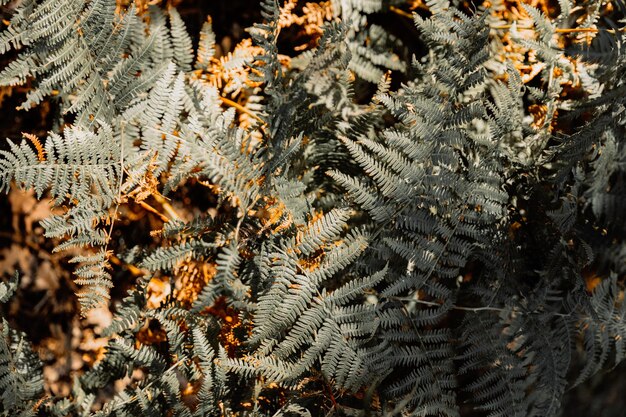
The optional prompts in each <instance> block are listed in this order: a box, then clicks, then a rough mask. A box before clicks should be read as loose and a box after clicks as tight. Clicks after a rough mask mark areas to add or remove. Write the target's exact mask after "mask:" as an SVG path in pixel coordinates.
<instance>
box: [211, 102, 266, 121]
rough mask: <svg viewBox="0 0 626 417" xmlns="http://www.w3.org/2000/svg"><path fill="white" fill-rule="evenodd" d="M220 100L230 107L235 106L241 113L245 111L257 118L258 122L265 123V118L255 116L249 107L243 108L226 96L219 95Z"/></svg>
mask: <svg viewBox="0 0 626 417" xmlns="http://www.w3.org/2000/svg"><path fill="white" fill-rule="evenodd" d="M220 100H222V103H224V104H226V105H229V106H231V107H234V108H236V109H237V110H239V111H240V112H242V113H246V114H247V115H249V116H251V117H253V118H254V119H255V120H258V121H259V122H261V123H262V124H266V123H265V120H263V119H261V118H260V117H259V116H257V115H256V114H254V113H252V112H251V111H250V110H249V109H247V108H245V107H244V106H242V105H241V104H239V103H237V102H235V101H233V100H230V99H228V98H226V97H222V96H220Z"/></svg>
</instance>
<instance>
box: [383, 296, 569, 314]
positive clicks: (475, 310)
mask: <svg viewBox="0 0 626 417" xmlns="http://www.w3.org/2000/svg"><path fill="white" fill-rule="evenodd" d="M386 298H389V299H390V300H396V301H408V302H414V303H417V304H422V305H425V306H429V307H443V305H444V304H443V303H437V302H434V301H426V300H420V299H418V298H413V297H386ZM450 309H451V310H458V311H469V312H472V313H478V312H479V311H495V312H498V313H502V312H507V311H509V310H508V309H505V308H497V307H489V306H487V307H466V306H459V305H455V304H453V305H451V306H450ZM520 313H523V312H520ZM532 313H536V312H534V311H532V312H529V313H528V314H532ZM552 315H553V316H557V317H569V316H570V315H571V314H563V313H552Z"/></svg>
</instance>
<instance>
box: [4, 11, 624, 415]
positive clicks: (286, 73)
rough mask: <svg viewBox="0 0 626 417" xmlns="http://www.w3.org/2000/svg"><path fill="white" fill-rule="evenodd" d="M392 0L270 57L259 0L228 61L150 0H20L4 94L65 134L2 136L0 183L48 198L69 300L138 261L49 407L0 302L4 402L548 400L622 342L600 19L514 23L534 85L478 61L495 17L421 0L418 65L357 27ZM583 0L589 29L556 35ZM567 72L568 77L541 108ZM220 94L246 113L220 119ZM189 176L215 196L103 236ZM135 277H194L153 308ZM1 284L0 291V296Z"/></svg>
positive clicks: (612, 110)
mask: <svg viewBox="0 0 626 417" xmlns="http://www.w3.org/2000/svg"><path fill="white" fill-rule="evenodd" d="M1 3H7V2H6V1H2V2H1ZM335 3H337V4H335ZM388 3H390V2H383V1H376V0H362V1H357V0H351V1H342V2H332V5H333V7H334V9H333V13H334V14H335V15H334V18H333V19H331V21H329V22H328V23H327V24H326V25H325V26H324V27H323V31H322V34H321V36H319V38H318V39H317V40H316V45H317V46H316V47H315V48H313V49H308V50H306V51H304V52H302V53H300V54H299V55H297V56H294V57H290V58H289V62H288V63H286V62H285V60H286V58H285V57H284V56H283V55H281V54H280V53H279V37H280V35H281V29H282V28H283V27H284V23H282V20H281V19H283V18H284V16H283V17H281V9H280V6H281V4H279V3H278V2H276V1H275V0H266V1H265V2H264V3H263V4H262V15H263V17H264V19H265V20H264V22H263V23H259V24H257V25H255V26H254V27H252V28H250V29H249V34H250V37H251V39H252V41H253V43H254V45H255V46H254V47H250V49H249V51H251V52H250V53H249V54H248V55H246V54H245V53H242V54H241V55H240V56H234V58H233V59H232V60H231V61H223V62H222V63H219V62H218V60H217V59H216V58H214V57H213V55H214V53H215V51H216V45H215V35H214V34H213V32H212V30H211V25H210V23H206V24H205V26H204V27H203V29H202V33H201V34H200V36H199V40H200V41H199V42H200V43H199V45H198V46H197V48H196V47H195V45H194V41H193V39H192V37H191V36H190V35H189V34H188V33H187V30H186V28H185V24H184V22H183V20H182V19H181V17H180V15H179V14H178V12H177V11H176V9H175V8H173V7H171V8H168V9H164V8H161V7H159V6H155V5H150V6H148V7H147V9H146V10H145V11H142V13H137V11H136V10H135V9H134V6H130V7H128V8H124V7H117V8H116V4H115V2H112V1H110V0H23V1H21V2H19V6H18V7H17V9H16V10H15V11H14V14H13V17H12V19H11V22H10V25H9V26H8V27H7V28H6V29H5V30H3V31H2V32H0V52H5V51H8V50H10V49H16V50H17V51H18V52H17V54H16V58H15V59H14V60H13V61H12V62H11V63H10V64H9V65H8V66H7V67H6V68H4V69H3V70H2V71H1V72H0V84H2V85H4V86H14V85H22V84H25V83H29V85H30V87H31V88H30V90H29V92H28V94H27V97H26V102H25V103H24V104H23V106H22V107H23V108H24V109H28V108H30V107H31V106H34V105H37V104H38V103H40V102H42V101H43V100H46V99H48V97H49V96H53V99H54V100H56V101H57V102H58V103H59V108H60V113H59V115H58V121H59V123H58V125H59V126H63V125H64V123H65V122H71V124H69V125H67V126H65V127H63V128H59V132H58V133H55V132H51V133H50V134H49V135H48V136H47V137H46V138H36V137H34V136H32V135H25V138H24V140H23V141H22V142H21V143H17V142H11V144H10V150H7V151H0V191H7V190H8V189H9V188H10V187H11V186H17V187H21V188H24V189H34V190H35V191H36V193H37V195H38V196H39V197H42V196H49V197H51V198H52V199H53V204H54V205H55V207H56V210H55V213H56V214H54V215H53V216H52V217H50V218H47V219H45V220H44V221H43V223H42V224H43V227H44V228H45V231H46V236H48V237H50V238H56V239H59V245H58V246H57V247H56V249H55V250H58V251H68V253H69V254H70V255H71V260H70V262H72V263H76V264H77V267H76V270H75V275H76V283H77V284H79V285H80V286H81V292H80V293H79V294H78V296H79V299H80V301H81V305H82V307H83V309H84V312H87V311H88V310H89V309H92V308H94V307H97V306H101V305H107V302H108V297H109V289H110V288H111V287H112V285H113V281H112V278H111V265H110V263H111V260H112V259H116V261H117V262H118V263H120V262H125V263H127V264H133V265H136V267H135V269H137V270H139V271H140V272H141V273H143V275H142V276H141V277H139V278H137V282H136V285H135V286H134V287H133V289H131V290H130V291H129V292H128V294H127V296H126V298H124V300H123V302H121V303H120V304H119V305H114V306H111V308H112V309H113V310H114V311H115V316H114V320H113V323H112V324H111V325H110V326H109V328H107V329H106V334H107V336H109V337H110V341H109V344H108V346H107V347H106V351H105V352H104V354H103V357H102V359H101V360H100V361H98V362H97V364H96V365H95V366H94V367H93V368H92V369H90V370H89V371H88V372H86V373H84V374H82V375H77V376H76V378H75V383H74V388H73V392H72V395H71V396H70V397H68V398H49V397H45V396H44V394H43V389H44V384H43V376H42V373H41V363H40V361H39V359H38V358H37V355H35V354H34V353H33V352H32V351H31V349H30V347H29V344H28V342H27V341H26V339H25V337H24V334H22V333H21V332H19V331H16V330H13V329H12V328H10V327H9V323H8V322H7V321H6V320H5V319H2V322H0V416H17V415H20V416H35V415H41V416H68V415H72V416H119V417H122V416H138V415H142V416H143V415H145V416H189V417H192V416H198V417H199V416H213V415H216V416H220V415H251V416H252V415H259V416H260V415H278V416H281V415H282V416H289V415H322V413H324V414H326V413H331V414H333V413H334V414H336V415H380V416H395V415H403V416H404V415H406V416H408V415H420V416H459V415H461V414H462V413H461V410H464V412H465V411H466V410H473V411H472V412H474V411H475V412H479V413H484V415H489V416H507V417H510V416H542V417H546V416H555V415H558V414H559V410H560V404H561V399H562V397H563V394H564V392H565V390H566V389H567V388H568V386H571V385H572V384H578V383H581V382H583V381H585V380H586V379H588V378H589V377H590V376H592V375H594V374H595V373H597V372H598V371H600V370H601V369H603V368H605V367H610V366H614V365H616V364H617V363H619V362H620V361H621V360H622V359H623V358H624V356H626V348H625V346H624V343H625V342H624V338H625V337H626V327H625V325H624V318H625V315H626V304H624V302H623V299H624V289H623V284H624V282H623V281H624V277H625V276H626V262H624V261H625V260H626V255H625V254H626V249H625V246H624V245H625V242H624V241H623V238H624V232H625V227H626V223H625V222H624V217H623V209H624V207H626V205H624V204H623V202H624V198H625V197H624V195H625V194H624V191H625V190H624V187H625V186H626V182H625V180H626V147H625V143H624V139H625V138H626V135H625V133H626V78H625V77H624V74H626V53H625V52H624V50H623V46H622V43H623V31H622V30H621V29H620V25H621V27H623V25H624V22H623V20H622V21H619V20H618V21H610V22H608V23H606V24H605V25H604V26H602V25H596V23H594V22H596V21H597V20H598V19H599V17H598V16H597V11H596V10H595V9H593V7H592V6H591V5H589V4H587V2H578V3H581V4H579V5H577V6H576V7H575V8H574V7H572V6H573V5H572V4H571V2H570V1H568V0H563V1H560V2H559V4H560V5H561V6H560V15H559V16H558V17H556V18H553V19H549V18H548V17H546V16H545V15H544V14H542V13H541V12H540V11H539V10H537V9H534V8H532V7H527V8H526V11H527V13H528V15H529V16H530V17H531V19H532V22H533V28H534V31H533V33H534V35H533V38H532V39H530V38H528V37H525V36H522V34H521V33H520V32H517V30H518V29H517V28H516V27H515V25H513V27H512V28H511V32H512V34H511V36H512V39H514V40H516V42H518V43H519V45H521V46H524V47H527V48H532V50H533V51H534V54H535V55H536V56H537V57H538V59H539V60H540V61H541V67H540V68H541V71H543V78H542V79H543V80H545V82H542V83H535V84H536V85H530V84H527V83H525V81H524V80H523V74H520V72H519V71H518V70H519V68H517V67H516V66H515V63H514V62H510V61H509V62H506V61H499V59H500V58H501V54H500V53H501V50H502V43H501V40H500V39H499V38H498V36H497V34H494V33H496V32H497V30H498V29H497V28H496V29H494V27H496V26H494V22H493V21H492V19H493V15H492V14H491V11H490V10H482V9H480V10H474V11H473V13H472V14H471V15H468V14H466V13H464V12H462V11H460V9H459V7H461V6H460V5H459V4H457V3H460V2H453V3H452V4H450V3H449V2H448V1H444V0H431V1H427V2H426V6H427V7H426V8H427V9H428V13H422V14H418V13H415V14H414V15H413V16H414V24H415V26H416V27H417V29H418V31H419V34H420V35H419V36H420V41H421V42H422V43H423V44H424V45H425V47H426V49H427V54H425V55H424V56H423V57H421V58H418V57H414V58H413V59H412V61H411V62H405V61H404V60H403V59H401V54H396V53H394V52H391V51H394V50H397V48H398V45H399V40H398V39H397V38H395V37H394V36H393V35H391V34H390V33H387V32H386V31H385V30H384V28H382V27H381V26H377V25H376V24H374V23H372V22H370V21H369V19H372V16H374V15H376V14H377V13H382V12H384V11H388V10H390V8H391V9H393V10H396V11H397V10H399V9H398V6H399V5H401V2H394V1H392V2H391V3H393V4H394V5H389V4H388ZM396 3H397V4H396ZM495 3H497V4H500V3H499V2H495ZM497 4H496V6H497ZM617 4H619V2H617ZM496 6H494V7H495V8H496V9H497V7H496ZM585 7H587V8H588V16H587V20H586V21H584V23H583V26H581V27H582V28H585V27H587V28H589V27H593V28H596V32H599V33H598V34H597V36H596V37H595V38H594V39H592V40H589V41H588V42H586V43H585V42H578V43H576V42H572V43H571V44H568V45H564V44H562V42H561V43H559V42H558V40H559V39H560V37H561V36H563V35H562V34H563V33H568V32H566V31H563V30H561V31H559V30H560V29H563V28H567V27H569V26H567V25H570V24H572V22H575V21H576V18H577V17H578V21H581V19H580V13H581V10H587V9H585ZM283 12H284V9H283ZM285 13H286V12H284V13H283V14H282V15H284V14H285ZM576 13H578V15H576ZM594 13H595V14H594ZM616 16H620V15H619V14H616ZM594 19H595V20H594ZM585 25H587V26H585ZM507 30H508V29H507ZM494 31H495V32H494ZM587 32H589V31H587ZM572 36H574V35H572ZM521 46H520V47H521ZM400 47H401V45H400ZM194 49H197V53H196V54H195V53H194ZM216 62H218V63H217V64H216ZM224 62H225V63H224ZM218 64H219V65H222V68H221V71H224V73H223V74H225V73H227V72H228V74H236V75H234V76H232V77H231V75H229V77H231V78H229V80H228V83H226V82H222V81H220V82H216V81H215V77H214V74H212V73H211V68H213V67H214V66H216V65H218ZM387 70H389V72H387V73H386V72H385V71H387ZM582 71H584V73H583V72H582ZM223 74H222V75H223ZM390 74H392V75H393V76H396V75H397V76H401V77H404V79H406V82H405V83H403V84H402V85H401V86H400V87H397V88H395V87H394V88H392V82H391V78H390ZM577 77H578V78H577ZM573 79H580V80H582V81H580V84H581V85H582V87H581V88H582V89H583V91H584V94H580V97H577V98H572V99H569V98H568V99H564V97H565V95H564V94H563V91H564V89H565V88H566V86H567V85H570V86H571V85H572V80H573ZM365 82H374V83H378V87H377V89H376V93H375V94H374V95H373V97H372V99H371V102H368V103H365V104H363V103H362V102H360V100H357V99H355V93H354V88H355V83H365ZM568 83H569V84H568ZM225 85H227V87H225ZM229 89H230V90H229ZM226 90H228V92H231V91H239V92H240V91H245V97H246V100H245V102H243V103H234V106H230V107H229V108H228V109H226V110H225V108H224V105H228V104H233V103H232V101H231V100H230V99H228V98H227V97H226V94H224V92H225V91H226ZM242 94H243V93H242ZM242 96H243V95H242ZM528 103H534V105H536V106H543V109H544V110H543V111H544V113H543V115H544V116H543V119H542V120H540V121H538V120H536V119H535V120H533V117H531V115H529V114H528V111H527V107H528ZM237 112H240V113H242V114H239V116H238V113H237ZM242 115H245V116H247V118H246V119H242V117H241V116H242ZM557 122H558V123H561V125H562V126H569V127H568V129H564V128H558V126H557V128H555V125H558V123H557ZM192 181H193V182H196V183H199V184H203V186H205V187H207V188H208V189H209V190H211V192H212V193H213V194H214V195H215V197H216V202H217V203H216V207H215V208H214V210H212V211H211V212H210V213H209V212H206V213H200V214H199V215H198V216H196V217H195V218H194V219H179V218H175V217H174V216H170V218H168V217H165V221H164V224H163V228H162V230H156V231H153V233H152V235H153V237H154V236H158V237H159V238H160V239H161V240H160V242H161V245H160V246H159V247H158V248H151V249H149V248H143V247H134V248H127V247H124V245H122V244H120V243H118V242H115V239H116V238H115V237H114V234H113V232H112V231H113V230H114V228H115V222H116V220H117V219H118V217H119V216H120V208H121V207H123V206H124V205H128V204H133V203H141V202H143V201H144V200H145V199H146V198H147V197H148V196H149V195H151V194H152V195H154V196H155V197H158V198H161V199H162V198H163V197H162V196H161V193H163V194H165V195H170V196H173V198H176V197H175V196H176V192H177V190H179V189H180V188H181V187H184V186H185V184H188V183H190V182H192ZM141 273H140V274H139V275H141ZM127 275H128V274H127ZM590 277H591V278H590ZM125 278H126V279H131V277H130V276H125ZM154 278H159V279H162V280H163V279H165V280H169V281H171V282H172V283H173V284H174V283H176V285H179V287H180V286H181V285H182V286H183V287H185V286H187V287H189V288H191V287H193V286H195V287H197V291H196V292H195V293H193V291H191V293H193V294H192V295H186V296H180V294H183V293H185V292H184V291H183V290H181V289H180V288H179V292H178V293H174V294H171V295H170V296H168V297H167V298H166V299H164V300H161V301H160V302H158V303H156V304H155V303H154V302H152V301H151V298H150V293H149V292H150V290H149V288H150V282H151V280H152V279H154ZM598 278H599V279H598ZM598 282H599V283H598ZM590 283H594V285H590ZM593 286H595V288H592V287H593ZM17 288H18V282H17V278H14V279H12V280H8V281H6V282H0V302H2V303H5V302H7V301H8V300H9V298H10V297H11V295H12V294H13V293H14V292H15V291H16V290H17ZM189 288H187V290H189ZM183 289H184V288H183ZM185 294H189V291H187V292H186V293H185ZM220 309H221V310H220ZM218 310H220V311H221V312H222V313H223V314H221V313H219V312H218V313H216V311H218ZM224 312H226V313H224ZM226 315H227V317H226ZM227 319H228V320H227ZM148 327H149V328H151V329H157V331H158V332H159V334H160V335H161V336H160V337H159V338H158V340H157V339H154V340H151V339H150V338H146V337H145V331H146V328H148ZM120 381H123V384H122V385H123V387H122V388H121V389H119V387H120V384H119V382H120ZM116 382H118V384H116ZM114 387H118V388H117V391H116V389H115V388H114ZM103 396H109V397H110V398H109V401H106V403H103V401H102V398H103Z"/></svg>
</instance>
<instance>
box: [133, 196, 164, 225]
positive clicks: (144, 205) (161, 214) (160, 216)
mask: <svg viewBox="0 0 626 417" xmlns="http://www.w3.org/2000/svg"><path fill="white" fill-rule="evenodd" d="M139 205H140V206H141V207H143V208H144V209H146V210H147V211H149V212H150V213H152V214H155V215H157V216H159V218H160V219H161V220H162V221H163V223H168V222H169V221H170V218H169V217H167V216H166V215H165V214H163V213H161V212H160V211H159V210H157V209H155V208H154V207H152V206H151V205H150V204H148V203H146V202H145V201H140V202H139Z"/></svg>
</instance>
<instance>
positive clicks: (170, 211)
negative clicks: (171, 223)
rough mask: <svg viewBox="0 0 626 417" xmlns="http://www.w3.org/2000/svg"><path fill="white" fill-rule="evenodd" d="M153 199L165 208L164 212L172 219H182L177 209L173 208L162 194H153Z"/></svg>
mask: <svg viewBox="0 0 626 417" xmlns="http://www.w3.org/2000/svg"><path fill="white" fill-rule="evenodd" d="M152 197H154V199H155V200H156V201H157V202H158V203H159V204H160V205H161V206H162V207H163V210H165V211H166V212H167V214H168V215H169V216H170V217H171V218H172V220H180V219H181V217H180V215H179V214H178V212H177V211H176V209H174V207H172V205H171V204H170V203H169V202H168V201H167V199H166V198H165V197H163V196H162V195H161V194H153V195H152Z"/></svg>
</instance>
